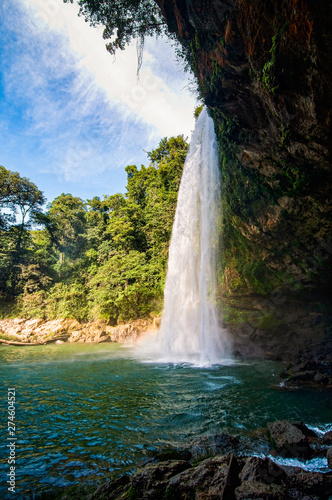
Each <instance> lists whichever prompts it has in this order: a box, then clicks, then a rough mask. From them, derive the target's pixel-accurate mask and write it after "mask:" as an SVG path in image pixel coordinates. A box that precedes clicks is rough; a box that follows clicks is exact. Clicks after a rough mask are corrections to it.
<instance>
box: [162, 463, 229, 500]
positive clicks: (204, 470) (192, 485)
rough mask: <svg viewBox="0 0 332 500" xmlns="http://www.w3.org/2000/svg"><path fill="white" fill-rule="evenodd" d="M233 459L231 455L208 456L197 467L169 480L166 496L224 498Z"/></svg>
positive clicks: (206, 499)
mask: <svg viewBox="0 0 332 500" xmlns="http://www.w3.org/2000/svg"><path fill="white" fill-rule="evenodd" d="M231 460H232V456H231V455H224V456H216V457H213V458H208V459H207V460H204V461H203V462H201V463H200V464H199V465H197V466H196V467H192V468H191V469H187V470H185V471H184V472H182V473H180V474H178V475H176V476H174V477H173V478H172V479H171V480H170V481H169V484H168V487H167V490H166V498H174V499H182V498H183V499H185V498H188V499H189V498H197V499H198V498H202V499H203V498H204V500H217V499H220V498H223V497H222V495H221V493H222V492H223V490H224V489H225V487H226V483H227V479H228V476H229V470H230V464H231ZM225 498H226V497H225Z"/></svg>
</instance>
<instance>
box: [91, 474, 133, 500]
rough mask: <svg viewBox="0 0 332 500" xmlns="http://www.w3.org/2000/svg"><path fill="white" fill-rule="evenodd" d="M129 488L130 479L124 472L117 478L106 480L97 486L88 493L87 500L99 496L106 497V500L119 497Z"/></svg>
mask: <svg viewBox="0 0 332 500" xmlns="http://www.w3.org/2000/svg"><path fill="white" fill-rule="evenodd" d="M129 488H130V479H129V477H128V476H127V475H126V474H125V475H123V476H120V477H118V478H117V479H114V480H111V481H108V482H107V483H105V484H102V485H101V486H99V488H97V490H96V491H95V492H94V493H93V494H92V495H90V496H89V497H88V498H89V500H99V499H100V498H107V499H108V500H116V499H117V498H121V497H122V495H123V494H124V493H125V492H126V491H128V490H129Z"/></svg>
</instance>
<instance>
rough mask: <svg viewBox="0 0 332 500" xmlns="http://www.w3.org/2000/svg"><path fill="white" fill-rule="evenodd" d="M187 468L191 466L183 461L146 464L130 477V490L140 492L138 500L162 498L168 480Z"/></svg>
mask: <svg viewBox="0 0 332 500" xmlns="http://www.w3.org/2000/svg"><path fill="white" fill-rule="evenodd" d="M189 468H191V465H190V463H189V462H186V461H185V460H167V461H165V462H158V463H154V464H147V465H145V467H142V468H141V469H139V470H138V471H137V472H136V473H135V474H134V475H133V476H132V479H131V487H132V490H133V491H136V492H140V496H139V498H151V499H156V498H159V497H160V496H161V497H162V495H163V493H164V492H165V490H166V487H167V484H168V482H169V480H170V479H171V478H172V477H173V476H176V475H177V474H180V473H181V472H183V471H185V470H187V469H189Z"/></svg>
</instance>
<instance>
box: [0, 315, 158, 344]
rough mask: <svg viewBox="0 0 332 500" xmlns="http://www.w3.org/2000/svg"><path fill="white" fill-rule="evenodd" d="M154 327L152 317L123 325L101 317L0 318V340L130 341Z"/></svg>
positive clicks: (39, 342)
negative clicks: (79, 320)
mask: <svg viewBox="0 0 332 500" xmlns="http://www.w3.org/2000/svg"><path fill="white" fill-rule="evenodd" d="M156 327H157V320H156V319H138V320H135V321H132V322H130V323H126V324H123V325H116V326H110V325H107V324H106V323H103V322H102V321H92V322H87V323H79V322H78V321H76V320H75V319H56V320H52V321H45V320H43V319H30V320H27V319H22V318H15V319H2V320H0V341H1V340H4V341H6V342H7V343H10V342H13V343H14V342H19V343H22V344H27V345H29V344H30V345H31V344H50V343H62V342H81V343H82V342H86V343H101V342H121V343H133V342H136V341H137V340H138V338H139V337H140V336H141V335H143V333H146V332H147V331H149V330H153V329H155V328H156Z"/></svg>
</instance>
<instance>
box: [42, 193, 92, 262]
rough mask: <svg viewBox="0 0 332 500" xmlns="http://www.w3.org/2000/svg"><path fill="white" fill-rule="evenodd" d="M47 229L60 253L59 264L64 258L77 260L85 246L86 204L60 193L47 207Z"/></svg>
mask: <svg viewBox="0 0 332 500" xmlns="http://www.w3.org/2000/svg"><path fill="white" fill-rule="evenodd" d="M47 217H48V219H49V223H48V225H47V226H46V228H48V230H49V232H50V234H51V236H52V238H53V239H54V241H55V243H56V246H57V247H58V250H59V252H60V264H62V263H63V260H64V256H65V255H66V256H67V257H68V258H69V259H75V258H78V257H79V256H80V255H81V254H82V252H83V249H84V246H85V241H86V240H85V237H84V233H85V231H86V203H85V202H84V201H83V200H81V198H78V197H76V196H73V195H71V194H64V193H62V194H61V195H60V196H58V197H57V198H55V199H54V200H53V201H52V203H51V204H50V206H49V210H48V213H47Z"/></svg>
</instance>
